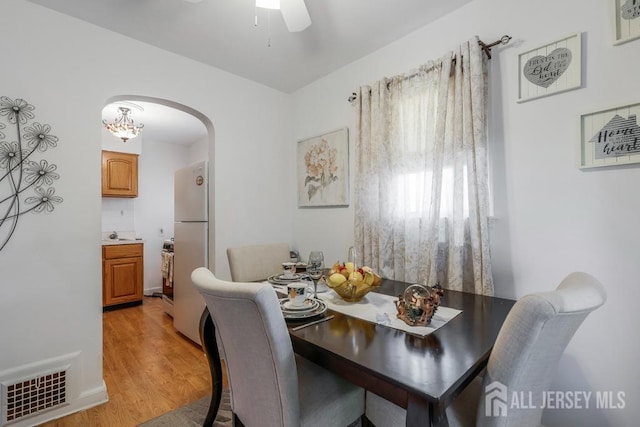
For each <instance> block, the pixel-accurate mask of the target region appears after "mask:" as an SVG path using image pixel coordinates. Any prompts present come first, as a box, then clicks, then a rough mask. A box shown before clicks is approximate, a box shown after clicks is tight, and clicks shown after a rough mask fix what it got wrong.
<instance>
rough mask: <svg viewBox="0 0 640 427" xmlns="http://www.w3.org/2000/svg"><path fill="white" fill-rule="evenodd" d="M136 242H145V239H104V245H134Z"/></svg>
mask: <svg viewBox="0 0 640 427" xmlns="http://www.w3.org/2000/svg"><path fill="white" fill-rule="evenodd" d="M136 243H144V240H142V239H140V240H136V239H108V240H103V241H102V246H110V245H134V244H136Z"/></svg>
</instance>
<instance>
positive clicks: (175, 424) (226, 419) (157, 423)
mask: <svg viewBox="0 0 640 427" xmlns="http://www.w3.org/2000/svg"><path fill="white" fill-rule="evenodd" d="M210 400H211V396H206V397H203V398H202V399H200V400H196V401H195V402H193V403H190V404H188V405H186V406H183V407H181V408H178V409H176V410H175V411H171V412H167V413H166V414H163V415H160V416H159V417H157V418H154V419H152V420H149V421H147V422H146V423H144V424H140V427H191V426H194V427H195V426H201V425H202V422H203V421H204V418H205V417H206V416H207V410H208V409H209V402H210ZM232 416H233V415H232V413H231V402H230V398H229V391H228V390H223V391H222V400H221V401H220V409H219V410H218V416H216V420H215V422H214V423H213V426H214V427H232V425H233V422H232Z"/></svg>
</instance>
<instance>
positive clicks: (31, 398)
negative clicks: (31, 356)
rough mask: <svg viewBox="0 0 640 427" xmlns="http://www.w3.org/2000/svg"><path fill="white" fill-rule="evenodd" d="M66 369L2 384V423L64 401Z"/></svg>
mask: <svg viewBox="0 0 640 427" xmlns="http://www.w3.org/2000/svg"><path fill="white" fill-rule="evenodd" d="M66 399H67V371H66V370H63V371H58V372H53V373H48V374H45V375H41V376H38V377H36V378H30V379H21V380H19V381H18V382H14V383H12V384H6V383H4V384H2V402H3V405H2V406H3V408H2V413H3V415H4V416H3V417H2V418H3V420H2V421H3V423H2V424H3V425H4V424H6V423H10V422H12V421H18V420H20V419H22V418H25V417H28V416H30V415H33V414H36V413H38V412H41V411H44V410H47V409H51V408H54V407H56V406H59V405H62V404H64V403H66Z"/></svg>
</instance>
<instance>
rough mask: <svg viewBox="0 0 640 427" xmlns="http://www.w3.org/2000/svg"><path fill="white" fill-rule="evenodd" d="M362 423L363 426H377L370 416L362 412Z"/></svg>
mask: <svg viewBox="0 0 640 427" xmlns="http://www.w3.org/2000/svg"><path fill="white" fill-rule="evenodd" d="M360 425H361V426H362V427H376V426H374V425H373V423H372V422H371V421H370V420H369V418H367V416H366V415H365V414H362V416H361V417H360Z"/></svg>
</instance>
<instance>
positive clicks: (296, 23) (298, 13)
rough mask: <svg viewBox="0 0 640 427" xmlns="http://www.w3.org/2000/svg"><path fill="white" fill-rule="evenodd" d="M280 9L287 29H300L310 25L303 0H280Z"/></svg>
mask: <svg viewBox="0 0 640 427" xmlns="http://www.w3.org/2000/svg"><path fill="white" fill-rule="evenodd" d="M280 11H281V12H282V17H283V18H284V22H285V24H287V29H288V30H289V31H291V32H297V31H302V30H304V29H305V28H307V27H308V26H309V25H311V17H310V16H309V12H308V11H307V6H306V5H305V4H304V0H280Z"/></svg>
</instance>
